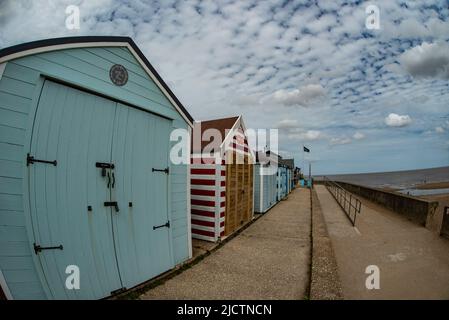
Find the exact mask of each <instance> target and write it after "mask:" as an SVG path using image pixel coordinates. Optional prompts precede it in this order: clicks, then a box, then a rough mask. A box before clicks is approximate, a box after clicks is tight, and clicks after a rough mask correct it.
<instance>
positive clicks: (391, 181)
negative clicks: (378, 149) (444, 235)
mask: <svg viewBox="0 0 449 320" xmlns="http://www.w3.org/2000/svg"><path fill="white" fill-rule="evenodd" d="M326 177H328V178H329V179H330V180H336V181H342V182H349V183H354V184H359V185H364V186H367V187H374V188H388V189H394V190H397V191H399V192H401V193H404V194H409V195H412V196H421V195H436V194H446V193H449V188H440V189H425V190H424V189H422V190H421V189H415V188H414V187H415V186H416V185H418V184H423V183H434V182H449V166H447V167H438V168H429V169H418V170H406V171H391V172H374V173H355V174H338V175H326ZM314 178H315V179H318V180H321V179H323V176H314Z"/></svg>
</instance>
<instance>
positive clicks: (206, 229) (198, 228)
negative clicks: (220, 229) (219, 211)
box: [192, 224, 215, 233]
mask: <svg viewBox="0 0 449 320" xmlns="http://www.w3.org/2000/svg"><path fill="white" fill-rule="evenodd" d="M192 226H194V229H197V230H202V231H209V232H214V233H215V228H214V227H209V226H201V225H199V224H192Z"/></svg>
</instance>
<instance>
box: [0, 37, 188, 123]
mask: <svg viewBox="0 0 449 320" xmlns="http://www.w3.org/2000/svg"><path fill="white" fill-rule="evenodd" d="M90 47H126V48H127V49H128V50H129V51H130V52H131V54H132V55H133V56H134V58H135V59H136V60H137V61H138V62H139V64H140V66H141V67H142V68H143V69H144V70H145V71H146V73H147V74H148V75H149V76H150V78H151V79H152V80H153V81H154V83H155V84H156V85H157V86H158V88H159V90H161V91H162V93H163V94H164V95H165V97H166V98H167V99H168V100H169V101H170V103H171V104H172V105H173V106H174V107H175V109H176V110H177V111H178V112H179V114H180V115H181V116H182V117H183V119H184V120H185V121H186V122H187V123H188V125H189V126H190V127H191V128H193V123H192V122H191V121H190V120H189V119H188V118H187V116H186V115H185V114H184V112H182V109H181V108H180V107H179V105H178V104H177V103H176V102H175V101H174V100H173V98H172V97H171V96H170V94H169V93H168V92H167V90H165V88H164V87H163V86H162V84H161V83H160V82H159V81H158V79H157V78H156V76H155V75H154V74H153V73H152V72H151V70H150V69H149V68H148V67H147V65H146V64H145V63H144V62H143V61H142V59H141V58H140V57H139V55H138V54H137V52H135V51H134V49H133V47H132V46H131V45H130V44H129V43H128V42H78V43H66V44H57V45H50V46H46V47H40V48H33V49H29V50H24V51H20V52H16V53H13V54H10V55H7V56H4V57H1V58H0V63H3V62H6V61H9V60H13V59H18V58H21V57H25V56H29V55H33V54H39V53H44V52H49V51H57V50H64V49H74V48H90Z"/></svg>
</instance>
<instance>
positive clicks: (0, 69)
mask: <svg viewBox="0 0 449 320" xmlns="http://www.w3.org/2000/svg"><path fill="white" fill-rule="evenodd" d="M5 68H6V62H4V63H0V80H2V76H3V72H5Z"/></svg>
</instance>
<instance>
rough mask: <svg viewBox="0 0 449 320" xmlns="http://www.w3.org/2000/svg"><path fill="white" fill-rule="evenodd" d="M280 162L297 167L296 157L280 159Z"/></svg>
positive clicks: (291, 167) (292, 167)
mask: <svg viewBox="0 0 449 320" xmlns="http://www.w3.org/2000/svg"><path fill="white" fill-rule="evenodd" d="M280 164H283V165H285V166H287V167H289V168H290V169H294V168H295V160H294V159H280Z"/></svg>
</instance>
